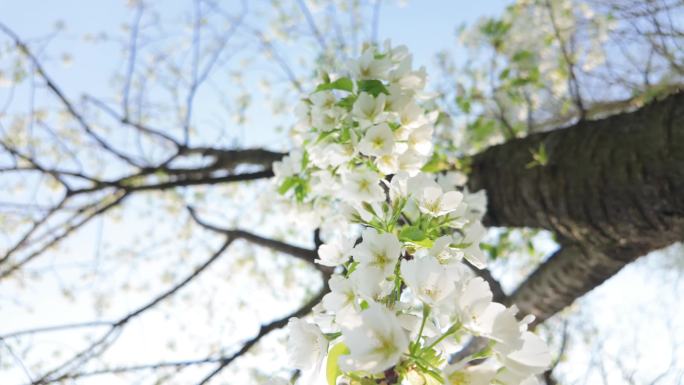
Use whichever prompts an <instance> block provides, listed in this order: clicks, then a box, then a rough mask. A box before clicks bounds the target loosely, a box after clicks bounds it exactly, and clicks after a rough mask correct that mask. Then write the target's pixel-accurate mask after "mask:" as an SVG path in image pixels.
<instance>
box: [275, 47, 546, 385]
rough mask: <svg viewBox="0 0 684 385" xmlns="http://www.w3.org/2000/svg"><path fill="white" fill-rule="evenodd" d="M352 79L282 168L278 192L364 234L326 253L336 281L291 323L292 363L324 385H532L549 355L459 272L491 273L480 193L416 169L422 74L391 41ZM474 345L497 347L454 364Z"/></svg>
mask: <svg viewBox="0 0 684 385" xmlns="http://www.w3.org/2000/svg"><path fill="white" fill-rule="evenodd" d="M345 75H346V76H338V77H336V78H333V79H331V78H330V77H327V76H326V78H325V82H324V83H323V84H321V85H319V86H318V87H317V89H316V91H314V92H313V93H312V94H311V95H310V96H309V97H308V99H306V100H305V101H304V102H303V103H302V105H301V106H300V107H299V108H298V110H297V111H298V114H299V117H300V118H301V122H300V123H299V124H298V126H297V127H296V129H295V133H296V137H297V138H298V142H297V143H298V145H299V148H298V149H296V150H295V151H293V152H292V153H291V154H290V155H289V156H288V157H286V158H285V159H283V160H282V161H281V162H277V163H276V164H274V171H275V174H276V181H277V183H278V186H279V192H280V193H281V194H283V195H285V196H287V197H291V198H292V199H294V200H296V201H297V202H298V204H299V205H303V206H308V207H319V208H320V207H327V208H328V209H329V210H327V211H325V210H323V211H325V212H326V213H328V214H331V213H333V212H338V213H339V212H342V213H344V215H343V217H344V218H346V219H347V220H348V221H349V222H352V223H355V224H356V225H357V226H358V227H360V228H362V229H363V231H362V232H361V236H360V238H359V239H357V238H358V235H357V236H353V234H349V233H347V232H345V230H342V228H341V230H340V231H339V233H341V234H333V236H330V237H329V238H330V239H326V243H325V244H323V245H321V246H320V248H319V250H318V254H319V259H318V260H317V263H320V264H322V265H325V266H331V267H335V274H333V275H332V277H331V278H330V281H329V288H330V292H329V293H328V294H327V295H326V296H325V297H324V298H323V301H322V302H321V303H320V304H318V305H317V306H316V307H315V308H314V320H315V323H309V322H306V321H304V320H301V319H296V318H293V319H291V320H290V323H289V329H290V336H289V346H290V348H289V350H290V353H291V355H292V364H293V365H294V366H295V367H296V368H298V369H300V370H302V372H303V374H304V376H303V377H302V378H303V379H304V380H305V381H307V382H309V383H325V382H326V381H327V383H328V384H329V385H335V384H358V385H364V384H388V385H389V384H412V385H417V384H506V385H509V384H510V385H512V384H526V385H527V384H534V383H536V377H535V376H536V375H537V374H539V373H541V372H543V371H544V370H545V369H546V368H547V367H548V365H549V364H550V356H549V354H548V351H547V348H546V346H545V344H544V343H543V341H541V340H540V339H539V338H538V337H537V336H535V335H534V334H532V333H530V332H528V331H527V325H528V324H529V322H530V321H531V319H530V318H529V317H528V318H525V319H523V320H522V321H518V320H517V319H516V312H517V309H516V308H515V307H510V308H506V307H505V306H504V305H501V304H499V303H495V302H492V292H491V290H490V288H489V285H488V284H487V283H486V282H485V281H484V280H483V279H482V278H479V277H476V276H475V275H474V274H473V273H472V272H471V270H470V269H469V268H468V267H467V266H466V265H465V264H464V263H463V262H462V261H463V259H465V260H467V261H468V262H470V264H472V265H473V266H475V267H477V268H482V267H484V265H485V258H484V255H483V253H482V251H481V250H480V248H479V242H480V240H481V238H482V237H483V236H484V234H485V229H484V227H483V226H482V224H481V223H480V220H481V217H482V215H483V213H484V210H485V204H486V198H485V196H484V193H483V192H480V193H475V194H471V193H468V192H467V191H464V192H461V191H457V190H455V189H454V183H453V182H452V179H451V178H450V176H449V175H440V176H438V177H435V176H434V175H431V174H428V173H426V172H424V171H421V170H422V169H423V168H424V166H425V164H426V163H427V162H428V161H429V160H430V159H431V156H432V144H431V143H432V132H433V127H434V124H435V121H436V119H437V116H438V113H437V112H436V111H427V110H425V109H424V108H423V107H421V105H420V104H419V101H420V100H421V99H422V97H423V96H424V95H423V94H422V89H423V87H424V85H425V73H424V71H423V70H420V71H414V70H413V69H412V65H411V55H410V54H409V53H408V52H407V49H406V48H405V47H398V48H391V47H390V46H389V45H388V44H386V45H385V48H384V50H382V51H379V50H376V49H374V48H368V49H366V50H365V51H364V53H363V55H362V56H361V58H360V59H358V60H356V61H354V62H353V63H351V65H350V66H349V73H348V74H345ZM330 208H332V209H330ZM467 336H481V337H485V338H487V339H489V341H490V343H489V344H488V345H487V347H486V348H485V349H484V350H482V351H479V352H476V353H474V354H473V355H471V356H468V357H466V358H465V359H463V360H461V361H459V362H455V363H452V364H447V360H448V358H449V357H450V356H451V355H452V354H453V353H455V352H457V351H459V350H460V349H462V348H463V346H464V344H465V343H466V342H467V341H468V338H466V337H467ZM475 363H477V364H475Z"/></svg>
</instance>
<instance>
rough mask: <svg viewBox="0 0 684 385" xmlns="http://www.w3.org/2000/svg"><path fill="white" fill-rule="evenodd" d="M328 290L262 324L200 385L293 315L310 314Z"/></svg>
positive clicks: (324, 289) (202, 383)
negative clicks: (286, 313) (283, 314)
mask: <svg viewBox="0 0 684 385" xmlns="http://www.w3.org/2000/svg"><path fill="white" fill-rule="evenodd" d="M327 291H328V290H327V286H326V285H324V287H323V289H322V290H321V291H320V292H319V293H318V295H316V296H315V297H314V298H312V299H311V300H309V301H308V302H307V303H306V304H304V306H302V307H301V308H299V309H298V310H297V311H295V312H293V313H291V314H288V315H287V316H285V317H282V318H279V319H277V320H275V321H271V322H270V323H268V324H265V325H261V327H260V328H259V333H257V335H256V336H254V337H252V338H251V339H249V340H248V341H247V342H245V344H244V345H242V348H241V349H240V350H238V351H237V352H236V353H234V354H233V355H231V356H229V357H226V358H224V359H222V360H221V361H219V365H218V366H217V367H216V369H214V370H213V371H212V372H210V373H209V374H208V375H207V376H206V377H204V378H203V379H202V380H201V381H200V382H199V383H198V385H204V384H207V383H209V381H211V379H212V378H214V377H215V376H216V375H218V374H219V373H221V372H222V371H223V370H224V369H225V368H226V367H227V366H228V365H230V363H231V362H233V361H234V360H235V359H236V358H239V357H241V356H242V355H244V354H245V353H247V352H248V351H249V349H250V348H251V347H252V346H254V345H255V344H256V343H257V342H259V340H260V339H261V338H263V337H264V336H266V335H267V334H268V333H270V332H272V331H274V330H276V329H280V328H282V327H284V326H285V325H287V322H288V320H289V319H290V318H292V317H303V316H305V315H306V314H308V313H309V312H310V311H311V309H312V308H313V307H314V306H316V304H318V303H319V302H320V301H321V299H323V296H324V295H325V294H326V293H327Z"/></svg>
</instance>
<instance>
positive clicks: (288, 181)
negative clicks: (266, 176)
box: [278, 176, 299, 195]
mask: <svg viewBox="0 0 684 385" xmlns="http://www.w3.org/2000/svg"><path fill="white" fill-rule="evenodd" d="M298 180H299V178H298V177H296V176H289V177H287V178H285V180H284V181H283V183H281V184H280V186H278V194H280V195H285V193H286V192H288V191H289V190H290V189H291V188H292V187H294V185H295V184H297V182H298Z"/></svg>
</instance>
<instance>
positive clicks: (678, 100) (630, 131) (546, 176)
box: [469, 91, 684, 322]
mask: <svg viewBox="0 0 684 385" xmlns="http://www.w3.org/2000/svg"><path fill="white" fill-rule="evenodd" d="M540 146H543V147H544V148H545V149H546V152H547V154H548V162H547V163H546V164H545V165H538V166H534V167H527V165H528V163H530V161H531V160H532V153H533V152H535V151H538V149H539V148H540ZM469 188H470V189H471V190H479V189H485V190H486V191H487V195H488V199H489V208H488V214H487V216H486V217H485V224H487V225H489V226H507V227H532V228H541V229H546V230H550V231H552V232H554V233H555V234H556V235H557V237H558V239H559V241H560V242H561V245H562V247H561V249H559V250H558V251H557V252H556V253H555V254H554V255H552V256H551V257H550V258H549V259H548V260H547V261H546V262H545V263H543V264H542V265H541V266H539V268H538V269H537V270H536V271H534V272H533V273H532V274H531V275H530V276H529V277H528V278H527V279H526V280H525V281H524V282H523V283H522V284H521V285H520V286H519V287H518V288H517V289H516V290H515V292H514V293H512V294H511V295H510V296H509V300H508V302H509V303H515V304H517V305H518V307H519V308H520V309H521V311H522V313H528V314H534V315H535V316H537V322H543V321H544V320H545V319H547V318H548V317H550V316H552V315H553V314H555V313H556V312H558V311H559V310H561V309H563V308H564V307H566V306H568V305H570V304H571V303H572V302H573V301H574V300H575V299H577V298H579V297H581V296H582V295H583V294H585V293H587V292H588V291H590V290H591V289H593V288H594V287H596V286H598V285H600V284H601V283H602V282H604V281H605V280H606V279H608V278H610V277H611V276H613V275H614V274H615V273H617V272H618V271H619V270H620V269H621V268H622V267H624V266H625V265H627V264H628V263H630V262H632V261H634V260H635V259H637V258H639V257H640V256H643V255H645V254H647V253H648V252H650V251H653V250H657V249H660V248H663V247H665V246H668V245H670V244H672V243H674V242H677V241H681V240H684V92H681V91H680V92H678V93H675V94H672V95H670V96H668V97H666V98H664V99H662V100H659V101H655V102H652V103H651V104H648V105H646V106H644V107H642V108H640V109H638V110H636V111H632V112H626V113H622V114H618V115H614V116H610V117H607V118H604V119H601V120H595V121H583V122H579V123H577V124H576V125H574V126H571V127H567V128H563V129H558V130H554V131H550V132H543V133H535V134H531V135H529V136H527V137H525V138H520V139H514V140H510V141H508V142H506V143H503V144H501V145H497V146H493V147H490V148H488V149H487V150H485V151H483V152H481V153H479V154H477V155H475V156H474V158H473V162H472V169H471V173H470V176H469Z"/></svg>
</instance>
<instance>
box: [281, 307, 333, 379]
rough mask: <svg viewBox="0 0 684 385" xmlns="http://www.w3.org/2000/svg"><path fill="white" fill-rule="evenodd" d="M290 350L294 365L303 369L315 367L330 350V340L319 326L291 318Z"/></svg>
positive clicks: (289, 323)
mask: <svg viewBox="0 0 684 385" xmlns="http://www.w3.org/2000/svg"><path fill="white" fill-rule="evenodd" d="M287 328H288V331H289V338H288V350H289V351H290V359H291V363H292V366H294V367H295V368H297V369H301V370H310V369H313V368H315V367H316V366H317V365H319V364H320V363H321V362H322V361H323V357H324V356H325V354H326V353H327V352H328V340H327V339H326V338H325V336H324V335H323V333H321V330H320V329H319V328H318V326H316V325H314V324H311V323H308V322H306V321H304V320H301V319H299V318H294V317H293V318H290V320H289V321H288V323H287Z"/></svg>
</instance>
